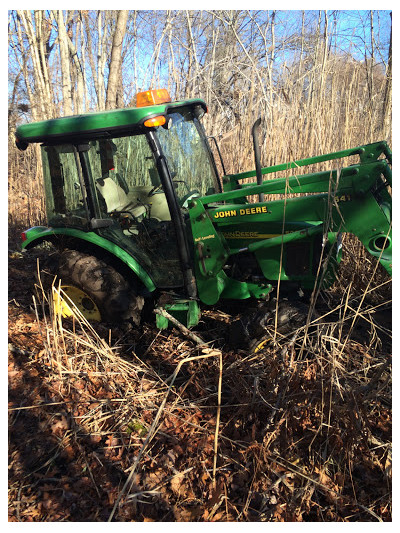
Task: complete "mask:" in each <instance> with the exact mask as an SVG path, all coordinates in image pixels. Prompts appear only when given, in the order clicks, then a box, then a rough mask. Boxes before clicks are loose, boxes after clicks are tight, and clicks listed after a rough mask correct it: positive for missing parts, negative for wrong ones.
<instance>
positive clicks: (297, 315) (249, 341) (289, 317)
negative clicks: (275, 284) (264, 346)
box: [229, 300, 308, 353]
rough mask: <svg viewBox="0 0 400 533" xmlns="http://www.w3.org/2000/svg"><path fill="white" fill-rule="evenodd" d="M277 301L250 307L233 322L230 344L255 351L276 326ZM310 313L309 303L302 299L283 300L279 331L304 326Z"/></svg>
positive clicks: (280, 305)
mask: <svg viewBox="0 0 400 533" xmlns="http://www.w3.org/2000/svg"><path fill="white" fill-rule="evenodd" d="M275 314H276V301H275V300H272V301H270V302H267V303H266V304H263V305H261V306H260V307H258V308H257V309H249V310H248V312H246V313H244V314H243V315H242V316H241V317H240V319H239V320H236V321H235V322H233V323H232V325H231V328H230V335H229V344H231V345H236V346H237V347H240V346H242V347H243V348H246V349H247V350H249V351H250V353H253V352H254V348H256V347H257V346H258V344H259V343H260V342H261V341H263V340H265V339H266V338H267V337H270V336H271V335H270V334H269V331H273V330H274V328H275ZM307 315H308V305H306V304H304V303H303V302H300V301H286V300H282V301H281V302H280V303H279V306H278V320H277V331H278V332H279V333H280V334H282V335H285V334H287V333H290V331H294V330H295V329H296V328H299V327H302V326H304V324H305V323H306V320H307Z"/></svg>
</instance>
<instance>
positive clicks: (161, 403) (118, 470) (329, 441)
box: [10, 284, 391, 522]
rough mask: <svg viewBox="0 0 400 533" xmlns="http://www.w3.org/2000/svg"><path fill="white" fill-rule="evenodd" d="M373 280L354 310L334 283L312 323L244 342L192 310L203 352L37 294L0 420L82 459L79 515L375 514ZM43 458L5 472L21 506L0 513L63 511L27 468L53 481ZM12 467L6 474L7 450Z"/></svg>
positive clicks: (383, 498)
mask: <svg viewBox="0 0 400 533" xmlns="http://www.w3.org/2000/svg"><path fill="white" fill-rule="evenodd" d="M383 289H385V284H384V285H383V286H379V284H378V285H376V284H375V285H374V286H370V288H369V290H368V292H366V293H365V294H364V298H363V305H362V307H360V306H359V303H360V298H359V295H357V294H354V291H353V292H352V291H351V290H350V289H349V290H348V291H347V292H346V293H344V296H343V297H342V298H341V299H340V300H338V299H336V300H335V298H336V296H335V293H332V294H331V295H330V297H331V299H332V301H331V303H332V302H333V301H335V302H336V305H333V306H332V305H331V308H329V307H325V308H324V309H325V313H323V312H321V309H320V315H321V316H320V318H319V320H318V321H314V323H309V324H308V325H306V327H304V328H300V329H299V330H297V331H296V332H290V334H288V335H286V336H285V337H284V336H282V335H279V334H278V332H276V342H275V344H274V345H272V344H271V345H269V346H267V347H266V348H265V349H264V350H263V351H261V352H258V353H257V354H249V353H247V352H246V351H243V350H239V349H232V348H230V347H229V346H228V345H227V344H226V342H225V341H224V340H223V339H224V336H225V328H226V324H227V322H229V321H232V320H233V319H234V318H235V317H234V316H233V315H232V314H231V312H223V311H222V310H217V309H210V310H208V311H205V313H204V320H203V324H202V328H200V331H199V334H200V335H203V336H204V338H205V339H207V332H208V331H210V330H213V331H212V337H213V338H219V339H220V341H219V342H216V343H215V345H216V346H215V347H214V348H211V347H210V348H204V346H203V347H199V346H198V345H196V344H194V343H193V342H192V341H191V340H189V339H187V338H186V337H184V336H183V337H182V335H181V332H180V331H179V330H176V329H173V330H171V331H163V332H160V331H158V332H157V330H155V329H154V327H153V326H152V325H151V324H148V325H145V327H144V328H143V329H142V330H141V331H130V332H122V331H120V330H107V329H105V328H104V327H102V326H96V327H93V326H92V325H90V324H88V323H87V322H86V321H85V320H83V318H82V317H80V316H79V314H77V316H76V318H75V319H74V321H73V323H72V324H71V323H66V322H65V320H63V319H62V318H61V317H60V316H57V315H56V314H54V312H53V311H52V306H51V305H48V304H49V303H51V302H49V301H47V302H46V298H51V295H44V296H43V297H41V298H40V299H39V300H36V302H37V304H36V317H37V319H36V323H37V325H38V328H39V333H40V336H41V339H42V349H41V350H37V352H36V353H35V354H34V355H31V356H30V357H29V363H28V367H29V372H31V371H32V369H36V371H37V372H39V374H40V378H41V384H40V387H38V388H39V393H38V396H36V399H35V401H34V402H32V404H29V405H27V404H25V405H24V406H23V407H22V408H21V407H12V408H11V427H12V428H14V427H15V428H16V427H17V425H18V421H23V420H24V419H23V416H24V414H25V415H27V413H30V414H32V413H35V414H36V416H39V417H40V419H41V426H40V427H41V432H42V434H43V435H45V434H46V433H45V432H46V431H48V432H49V433H50V435H51V438H53V439H54V438H55V439H56V440H55V441H54V442H55V447H54V448H53V452H52V457H53V458H52V461H53V463H52V464H53V465H54V463H57V462H58V463H57V464H59V463H60V461H61V462H62V463H63V464H64V465H67V466H68V468H71V469H72V465H75V464H76V463H79V464H82V465H83V467H84V470H85V474H80V478H82V476H83V477H85V476H86V477H87V479H88V481H87V483H86V484H85V492H80V493H79V494H80V496H79V497H80V498H81V499H82V500H84V501H85V506H84V510H83V511H82V513H83V515H80V516H81V518H79V519H80V520H82V519H84V520H92V521H93V520H94V521H98V520H102V521H106V520H113V521H132V520H134V521H141V520H156V521H205V522H206V521H299V520H300V521H301V520H303V521H310V520H311V521H346V522H347V521H388V520H390V519H391V424H390V422H391V416H390V413H391V371H390V368H391V367H390V364H391V358H390V356H389V355H388V343H390V327H386V326H388V325H386V326H385V324H382V321H381V320H380V319H379V320H378V318H379V312H380V310H381V308H382V306H383V303H382V298H381V303H380V304H377V305H372V304H367V303H366V302H367V301H368V300H369V297H370V296H372V295H373V294H374V293H377V292H379V291H382V290H383ZM381 296H382V293H381ZM385 304H386V305H390V302H386V301H385ZM355 317H357V318H358V320H357V321H356V320H355ZM201 330H202V331H201ZM383 334H385V335H383ZM385 339H386V340H385ZM12 353H13V355H14V357H17V355H18V349H17V350H16V349H14V350H13V352H12ZM20 356H21V354H20ZM25 356H26V354H25ZM21 357H22V356H21ZM221 364H222V366H221ZM44 397H46V398H47V399H46V401H45V402H44V401H43V399H44ZM38 399H41V401H38ZM31 438H32V439H33V442H35V440H34V437H31ZM47 438H50V437H47ZM52 442H53V441H52ZM16 449H17V450H18V446H17V447H16ZM31 449H32V450H35V448H34V446H31ZM215 452H217V453H215ZM32 453H33V452H32ZM47 463H48V462H46V461H45V458H43V459H42V460H41V461H39V463H38V464H39V466H37V470H36V472H39V473H41V475H42V477H41V478H40V477H39V480H38V479H37V477H35V473H34V472H35V470H34V469H31V470H29V469H25V470H24V475H23V476H22V479H25V481H23V482H22V484H21V483H18V476H17V475H14V476H12V477H11V483H10V486H11V489H10V490H11V494H13V493H14V494H15V495H16V496H17V492H15V491H19V498H16V496H14V499H15V500H17V501H19V502H20V503H19V504H18V506H19V507H18V513H17V510H16V507H17V505H16V504H15V503H14V504H13V503H11V504H10V505H11V507H10V512H11V515H12V516H14V517H15V516H17V515H18V517H19V520H21V521H25V520H26V518H27V517H26V509H27V508H28V507H27V502H28V501H30V500H29V495H32V494H34V495H35V498H36V502H42V503H41V504H40V506H39V510H40V513H39V519H41V520H45V521H46V520H54V519H61V520H76V519H77V518H76V511H75V514H74V512H73V511H72V507H71V505H70V502H69V500H68V498H67V499H65V498H64V499H62V498H60V499H58V497H57V498H56V493H53V492H49V489H48V490H47V492H46V490H44V489H43V488H42V485H41V483H42V481H41V479H44V480H45V481H46V483H47V485H46V486H47V487H48V486H49V484H50V485H52V487H53V488H54V487H57V486H59V487H62V486H64V485H66V481H65V475H64V477H63V475H62V472H61V473H60V472H58V471H57V468H56V467H54V466H53V467H52V468H50V467H49V465H48V464H47ZM11 464H12V465H13V471H15V472H18V468H17V467H16V465H18V456H14V457H13V459H12V463H11ZM46 465H47V466H46ZM85 465H86V466H85ZM107 465H113V469H114V471H115V473H114V474H113V476H111V475H110V473H107V472H109V471H108V470H107V468H106V466H107ZM20 467H21V465H20ZM49 468H50V470H49ZM59 468H61V467H59ZM64 468H65V466H64ZM105 472H106V473H105ZM19 476H20V479H21V474H19ZM36 476H37V474H36ZM78 477H79V475H78ZM49 478H51V479H52V480H53V481H48V479H49ZM85 479H86V478H85ZM112 479H114V481H112ZM116 480H117V481H116ZM78 485H79V483H78ZM14 487H15V488H14ZM40 489H41V490H40ZM63 490H64V493H65V492H66V493H69V492H68V491H70V492H71V490H72V489H70V488H68V487H67V489H66V488H65V487H64V489H63ZM13 491H14V492H13ZM76 491H78V492H79V490H78V489H75V492H76ZM23 496H24V497H23ZM89 496H90V498H89ZM24 498H25V499H24ZM88 498H89V499H88ZM49 499H50V501H51V505H50V504H48V500H49ZM87 499H88V500H87ZM46 502H47V507H46ZM36 505H37V503H36ZM100 509H102V510H103V511H102V514H101V515H99V512H100V511H99V510H100ZM16 513H17V515H16ZM57 516H58V518H57ZM82 516H83V518H82ZM55 517H56V518H55ZM60 517H61V518H60Z"/></svg>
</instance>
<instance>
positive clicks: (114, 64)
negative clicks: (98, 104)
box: [106, 9, 129, 109]
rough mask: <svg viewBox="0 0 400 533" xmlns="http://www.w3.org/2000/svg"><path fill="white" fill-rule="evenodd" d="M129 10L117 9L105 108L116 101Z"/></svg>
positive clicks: (112, 105)
mask: <svg viewBox="0 0 400 533" xmlns="http://www.w3.org/2000/svg"><path fill="white" fill-rule="evenodd" d="M128 14H129V11H127V10H126V9H123V10H121V11H118V16H117V22H116V25H115V32H114V37H113V43H112V48H111V59H110V70H109V75H108V84H107V96H106V109H113V108H115V107H116V103H117V88H118V83H119V81H120V77H119V75H118V74H119V73H120V69H121V57H122V42H123V40H124V36H125V31H126V23H127V21H128Z"/></svg>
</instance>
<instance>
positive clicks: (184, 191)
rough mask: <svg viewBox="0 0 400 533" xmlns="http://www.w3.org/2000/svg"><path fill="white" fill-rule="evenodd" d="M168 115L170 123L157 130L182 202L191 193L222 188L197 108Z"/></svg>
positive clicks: (208, 192) (208, 191)
mask: <svg viewBox="0 0 400 533" xmlns="http://www.w3.org/2000/svg"><path fill="white" fill-rule="evenodd" d="M168 116H169V117H170V120H171V125H170V127H169V128H168V129H163V128H158V130H157V134H158V138H159V140H160V144H161V147H162V149H163V152H164V154H165V156H166V158H167V161H168V167H169V170H170V172H171V174H172V179H173V182H174V184H175V187H176V194H177V196H178V199H179V201H180V203H181V205H182V200H183V199H184V198H185V197H186V196H187V195H188V194H190V193H193V192H197V193H198V195H199V196H205V195H207V194H214V193H215V192H219V189H220V187H219V186H218V178H217V175H216V172H215V169H214V165H213V162H212V159H211V154H210V152H209V150H208V149H207V146H206V142H205V138H204V134H203V132H202V127H201V125H200V123H199V120H198V119H197V118H196V117H195V116H194V115H193V110H192V109H182V110H179V112H178V111H176V112H174V113H170V114H169V115H168Z"/></svg>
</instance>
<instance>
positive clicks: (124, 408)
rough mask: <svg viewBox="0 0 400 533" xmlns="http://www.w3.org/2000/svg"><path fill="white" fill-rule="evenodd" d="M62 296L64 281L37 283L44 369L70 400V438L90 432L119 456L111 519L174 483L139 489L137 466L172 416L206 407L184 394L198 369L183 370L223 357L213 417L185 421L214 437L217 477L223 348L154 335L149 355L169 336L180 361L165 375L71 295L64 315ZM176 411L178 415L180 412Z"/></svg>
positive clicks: (111, 453)
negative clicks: (121, 480)
mask: <svg viewBox="0 0 400 533" xmlns="http://www.w3.org/2000/svg"><path fill="white" fill-rule="evenodd" d="M59 296H62V297H63V298H67V296H66V295H65V293H63V291H62V289H61V288H60V287H57V286H54V285H53V287H52V291H50V292H47V291H45V290H44V288H43V286H42V285H41V284H40V282H39V286H38V295H37V297H36V298H34V303H35V310H36V317H37V321H38V323H39V325H40V328H41V330H42V338H43V339H44V350H42V352H41V361H40V362H41V364H42V365H43V367H45V368H46V369H47V380H48V383H49V385H50V387H51V388H52V389H53V390H54V389H56V390H57V393H58V398H57V399H58V400H59V403H60V404H62V403H63V401H64V402H65V403H64V406H65V410H66V411H67V412H68V413H69V415H70V416H71V418H72V420H73V423H72V425H70V428H69V431H70V433H69V438H68V439H67V441H66V444H67V443H69V442H70V439H71V438H72V439H73V440H75V441H79V439H81V438H82V437H83V436H84V437H89V439H90V440H91V441H92V442H96V443H104V444H105V445H106V446H105V448H106V451H107V454H108V456H109V457H112V458H113V460H116V459H118V460H120V461H121V464H122V465H123V469H124V471H125V472H126V473H127V478H126V481H125V484H124V485H123V487H122V489H121V491H120V492H119V493H118V494H117V495H116V496H115V498H114V499H115V504H114V507H113V510H112V512H111V515H110V518H109V519H110V520H111V519H112V518H113V516H114V514H115V513H116V512H117V510H118V509H121V508H123V507H124V506H125V505H128V504H129V505H130V503H129V502H136V500H137V498H139V500H138V501H141V500H140V497H141V498H143V497H144V498H146V497H147V498H149V497H152V496H154V497H155V496H157V494H158V495H159V488H160V487H163V486H166V485H168V484H169V481H167V482H166V481H165V479H163V481H162V482H161V483H155V484H154V482H153V483H150V486H149V482H146V481H144V483H143V486H142V487H141V488H140V489H139V488H138V486H137V485H135V484H134V483H133V482H134V481H135V479H136V477H137V475H139V477H140V474H138V470H139V471H140V470H141V467H142V466H143V461H144V462H146V461H147V460H148V457H149V454H150V456H151V451H150V450H151V449H152V448H153V447H154V440H155V437H156V436H157V437H158V438H161V439H165V437H166V436H167V433H165V431H164V426H165V423H166V422H165V420H166V419H167V420H168V419H174V418H175V419H176V420H181V421H182V422H183V425H185V424H188V422H189V421H190V420H191V419H192V418H193V414H194V413H196V412H197V413H198V412H199V409H200V412H201V409H202V407H201V402H200V404H199V403H198V402H195V401H190V400H189V401H188V400H187V399H185V398H184V397H182V396H181V394H182V393H183V392H184V391H185V389H186V388H187V387H188V385H190V383H191V381H192V380H193V375H192V376H190V375H189V376H188V375H187V372H185V373H184V374H185V375H184V376H182V372H181V369H182V368H185V367H189V368H190V367H192V365H193V364H196V363H197V362H199V363H200V362H201V361H202V360H207V359H209V358H212V359H216V360H217V361H219V364H218V362H217V367H218V366H219V378H218V377H217V379H216V380H215V381H216V383H217V388H216V389H214V387H212V390H217V393H216V399H217V403H218V405H217V408H216V410H214V412H215V416H214V417H212V418H210V417H209V416H208V415H207V420H208V419H210V423H209V424H206V425H202V426H199V425H197V424H196V422H194V423H193V422H192V423H191V424H188V428H189V430H190V431H189V433H190V432H192V433H193V431H195V433H199V434H200V435H204V438H208V437H210V438H211V439H212V441H213V443H214V444H213V454H212V455H213V461H212V464H211V465H210V469H209V476H210V480H211V481H212V482H213V483H215V479H216V471H217V459H218V434H219V417H220V403H221V379H222V354H221V352H220V351H219V350H213V349H211V348H208V347H207V346H205V345H204V346H203V347H200V350H199V348H197V347H196V348H193V347H191V346H190V345H188V343H187V342H183V343H182V342H181V341H180V342H179V346H178V347H177V348H178V350H176V349H174V346H173V345H172V344H171V342H169V344H168V342H165V341H166V340H167V341H168V339H165V337H164V336H161V337H159V336H158V335H156V336H155V338H153V340H152V342H151V344H150V346H149V347H148V349H147V350H146V353H147V355H150V356H151V352H153V353H161V352H162V351H163V350H162V349H161V350H160V347H161V346H163V342H164V343H165V344H164V350H166V349H167V350H168V351H169V352H170V355H169V360H171V361H178V364H176V363H174V366H175V370H174V371H173V372H172V374H170V375H165V369H164V372H162V373H158V372H157V371H156V369H155V366H151V365H149V364H147V363H146V362H145V361H142V360H141V359H140V358H139V357H137V356H136V354H135V352H134V351H133V350H132V346H131V347H130V350H128V353H127V346H128V344H127V340H126V338H124V335H123V334H122V337H120V338H119V339H118V341H117V342H114V343H112V342H111V331H110V332H109V335H108V339H107V335H106V331H105V329H104V327H102V326H97V327H94V326H93V325H92V324H90V323H89V322H88V321H87V320H86V319H85V318H84V317H83V316H82V314H81V313H80V312H79V310H78V309H77V308H76V307H74V306H73V304H72V302H71V304H70V307H71V308H72V309H73V316H72V318H71V319H68V320H67V321H66V320H65V319H64V318H63V317H62V315H61V308H60V306H55V305H54V298H55V297H56V298H58V297H59ZM39 308H40V313H39ZM39 314H40V315H41V318H39ZM104 337H106V338H104ZM166 345H167V346H166ZM174 354H175V355H174ZM169 366H170V365H169ZM178 375H179V383H178V379H177V378H178ZM204 393H205V394H203V398H202V401H207V396H208V393H207V391H206V390H204ZM71 398H72V405H71ZM199 405H200V407H199ZM175 412H178V413H179V415H178V416H176V414H175ZM190 426H192V429H191V427H190ZM166 427H168V425H167V426H166ZM155 464H157V462H156V463H155ZM191 470H193V468H189V469H184V470H183V474H182V472H181V471H180V470H176V468H175V469H173V475H172V476H171V475H169V476H168V474H169V472H168V469H167V470H166V471H165V476H163V478H164V477H166V478H167V480H168V479H172V478H173V477H174V476H177V475H181V474H182V476H183V477H184V475H186V473H187V472H190V471H191ZM179 479H180V478H179ZM97 489H98V487H97ZM142 503H143V502H142ZM144 503H146V504H147V503H151V502H150V501H149V502H148V501H145V502H144Z"/></svg>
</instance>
